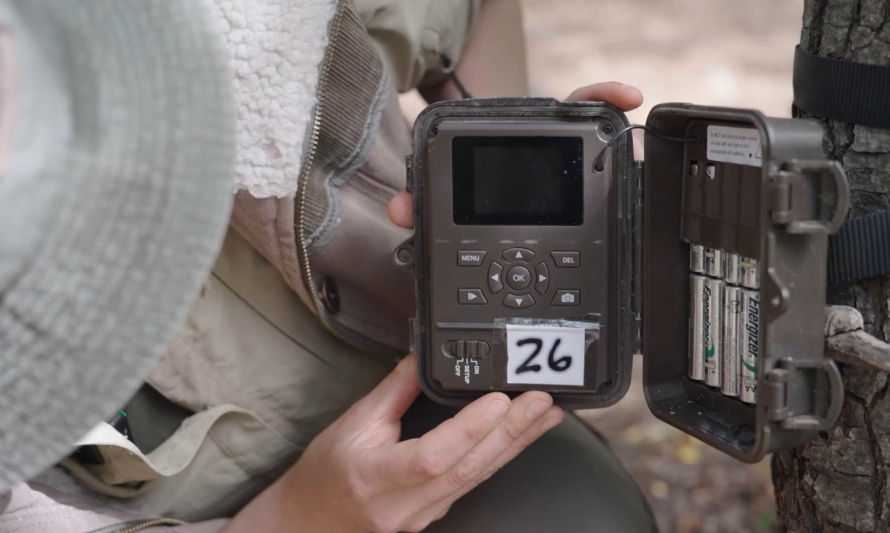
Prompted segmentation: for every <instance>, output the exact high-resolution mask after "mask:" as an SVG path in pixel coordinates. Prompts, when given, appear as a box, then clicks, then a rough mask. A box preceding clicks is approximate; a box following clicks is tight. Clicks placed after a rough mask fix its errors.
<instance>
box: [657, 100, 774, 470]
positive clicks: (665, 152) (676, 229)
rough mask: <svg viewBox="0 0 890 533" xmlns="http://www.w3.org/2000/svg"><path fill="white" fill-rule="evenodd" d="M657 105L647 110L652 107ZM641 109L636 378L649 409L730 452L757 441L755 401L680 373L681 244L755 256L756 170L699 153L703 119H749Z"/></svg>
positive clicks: (684, 260) (685, 313) (759, 207)
mask: <svg viewBox="0 0 890 533" xmlns="http://www.w3.org/2000/svg"><path fill="white" fill-rule="evenodd" d="M656 111H657V110H656ZM656 111H653V114H652V115H650V118H649V121H648V123H647V124H648V125H649V126H650V127H651V128H653V129H654V130H655V131H658V132H659V133H662V134H663V135H668V136H671V137H673V138H685V139H687V140H686V142H678V141H676V140H669V139H664V138H661V137H659V136H655V135H647V137H646V142H645V150H646V155H645V162H646V163H645V165H646V168H645V172H644V183H643V191H644V200H643V201H644V215H643V246H642V248H643V250H644V254H643V261H642V263H643V264H642V268H643V269H644V273H643V276H642V287H641V289H642V293H643V306H642V307H643V327H644V334H643V336H642V338H643V346H642V352H643V354H644V386H645V392H646V398H647V402H648V403H649V406H650V408H651V410H652V411H653V413H654V414H655V415H656V416H657V417H659V418H661V419H662V420H665V421H667V422H669V423H671V424H672V425H674V426H677V427H679V428H680V429H683V430H684V431H687V432H690V433H693V434H695V435H697V436H699V437H700V438H703V439H704V440H706V441H708V442H709V443H711V444H715V445H718V447H720V448H722V449H724V450H726V451H729V452H730V453H732V454H733V455H736V456H745V455H748V454H750V453H751V452H752V449H753V448H754V447H755V445H756V441H757V413H756V407H755V405H751V404H747V403H744V402H742V401H741V400H740V399H739V398H738V397H731V396H726V395H724V394H723V393H722V392H721V390H720V388H715V387H712V386H709V385H707V384H705V383H704V382H702V381H695V380H692V379H690V378H689V351H690V345H691V344H690V338H689V335H690V328H689V316H690V314H691V312H692V306H691V302H690V274H691V273H692V272H691V270H690V246H691V245H692V244H700V245H703V246H705V247H707V248H712V249H717V250H722V251H724V252H730V253H736V254H739V255H740V256H744V257H748V258H751V259H756V260H758V261H759V260H760V259H761V258H762V255H763V247H764V243H763V242H762V239H763V237H762V236H763V234H764V232H763V224H764V223H765V221H764V213H763V212H762V211H763V198H764V194H763V169H762V168H761V167H756V166H746V165H741V164H735V163H726V162H720V161H710V160H708V158H707V127H708V126H709V125H718V126H729V127H742V128H756V126H755V125H754V124H752V123H751V122H746V121H744V120H739V118H740V117H738V116H733V117H729V116H719V114H718V115H717V116H713V117H708V118H707V119H703V118H702V117H695V116H690V115H688V114H686V113H657V112H656Z"/></svg>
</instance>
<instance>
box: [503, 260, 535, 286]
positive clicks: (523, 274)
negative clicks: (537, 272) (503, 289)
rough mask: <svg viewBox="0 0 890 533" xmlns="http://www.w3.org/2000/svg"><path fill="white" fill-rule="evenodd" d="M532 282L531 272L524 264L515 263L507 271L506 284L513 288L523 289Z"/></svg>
mask: <svg viewBox="0 0 890 533" xmlns="http://www.w3.org/2000/svg"><path fill="white" fill-rule="evenodd" d="M531 282H532V273H531V272H529V271H528V269H527V268H525V267H524V266H519V265H516V266H514V267H513V268H511V269H510V270H508V271H507V285H509V286H511V287H513V288H514V289H517V290H518V289H524V288H526V287H528V286H529V284H531Z"/></svg>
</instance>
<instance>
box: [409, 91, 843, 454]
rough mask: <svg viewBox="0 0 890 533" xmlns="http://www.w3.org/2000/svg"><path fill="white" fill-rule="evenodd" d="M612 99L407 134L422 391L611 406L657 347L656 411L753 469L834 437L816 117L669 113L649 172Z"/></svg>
mask: <svg viewBox="0 0 890 533" xmlns="http://www.w3.org/2000/svg"><path fill="white" fill-rule="evenodd" d="M627 131H628V123H627V119H626V117H625V116H624V115H623V114H622V113H621V112H620V111H619V110H617V109H616V108H615V107H613V106H610V105H608V104H603V103H590V102H579V103H562V102H557V101H554V100H549V99H493V100H460V101H452V102H443V103H440V104H436V105H433V106H431V107H429V108H428V109H427V110H426V111H424V112H423V114H421V115H420V117H419V118H418V119H417V122H416V123H415V126H414V153H413V155H412V156H411V157H409V159H408V188H409V189H410V190H412V191H413V192H414V224H415V234H414V236H413V237H412V238H411V239H410V240H408V241H407V242H405V243H404V244H403V245H402V246H400V247H399V248H398V249H397V250H396V251H395V254H394V256H395V260H396V262H397V263H398V264H400V265H402V266H405V267H408V268H412V269H413V270H414V273H415V276H416V295H417V314H416V317H415V319H414V320H412V322H411V329H412V332H411V333H412V339H413V341H412V343H413V348H414V349H415V351H416V352H417V354H418V355H419V358H420V363H419V372H420V378H421V383H422V385H423V388H424V390H425V392H426V393H427V394H428V395H429V396H430V397H432V398H433V399H435V400H437V401H440V402H444V403H452V404H460V403H465V402H468V401H471V400H472V399H474V398H476V397H478V396H480V395H482V394H485V393H488V392H491V391H504V392H506V393H508V394H511V395H512V394H519V393H521V392H522V391H526V390H532V389H535V390H544V391H547V392H549V393H551V394H553V396H554V397H555V398H556V401H557V402H558V403H560V404H562V405H565V406H569V407H577V408H596V407H605V406H608V405H611V404H613V403H615V402H616V401H618V400H619V399H620V398H621V397H622V396H623V395H624V394H625V392H626V391H627V388H628V384H629V382H630V376H631V364H632V360H633V355H634V354H635V353H641V354H642V360H643V376H644V388H645V394H646V401H647V403H648V405H649V408H650V409H651V410H652V412H653V413H654V414H655V415H656V416H657V417H658V418H660V419H662V420H664V421H666V422H668V423H670V424H672V425H674V426H676V427H678V428H680V429H682V430H683V431H686V432H687V433H690V434H692V435H694V436H696V437H698V438H700V439H702V440H704V441H705V442H707V443H709V444H711V445H713V446H715V447H717V448H719V449H721V450H723V451H725V452H727V453H729V454H731V455H733V456H735V457H737V458H740V459H742V460H746V461H755V460H757V459H759V458H761V457H762V456H763V455H764V454H766V453H769V452H772V451H774V450H777V449H780V448H786V447H789V446H792V445H795V444H797V443H800V442H802V441H804V440H806V439H808V438H811V437H812V436H813V435H814V434H815V433H816V432H818V431H819V430H821V429H824V428H827V427H829V426H830V425H831V424H832V423H833V422H834V420H835V419H836V418H837V416H838V413H839V411H840V407H841V401H842V394H843V387H842V383H841V378H840V374H839V372H838V369H837V367H836V366H835V365H834V363H833V362H832V361H830V360H829V359H827V358H825V356H824V353H823V352H824V348H823V322H824V305H825V284H826V251H827V237H828V234H829V233H831V232H832V231H834V230H835V229H836V228H838V226H839V225H840V224H841V222H842V221H843V219H844V217H845V215H846V210H847V203H848V202H847V198H848V187H847V182H846V178H845V176H844V174H843V171H842V170H841V168H840V166H839V165H837V164H836V163H833V162H830V161H827V160H826V159H825V158H824V156H823V154H822V135H823V133H822V129H821V127H820V126H819V125H818V124H816V123H813V122H809V121H803V120H792V119H779V118H767V117H764V116H763V115H762V114H761V113H759V112H757V111H750V110H740V109H728V108H716V107H703V106H695V105H690V104H662V105H659V106H656V107H655V108H654V109H653V110H652V112H651V113H650V114H649V117H648V119H647V121H646V133H645V155H644V158H643V160H642V161H634V158H633V151H632V146H631V139H630V135H627V134H626V133H627Z"/></svg>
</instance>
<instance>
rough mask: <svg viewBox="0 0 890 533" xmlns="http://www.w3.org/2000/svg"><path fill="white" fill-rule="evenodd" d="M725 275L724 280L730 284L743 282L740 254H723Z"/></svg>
mask: <svg viewBox="0 0 890 533" xmlns="http://www.w3.org/2000/svg"><path fill="white" fill-rule="evenodd" d="M723 257H724V259H723V262H724V276H723V280H724V281H725V282H726V283H729V284H730V285H739V284H740V283H741V276H742V272H741V269H740V265H739V254H734V253H731V252H726V253H725V254H723Z"/></svg>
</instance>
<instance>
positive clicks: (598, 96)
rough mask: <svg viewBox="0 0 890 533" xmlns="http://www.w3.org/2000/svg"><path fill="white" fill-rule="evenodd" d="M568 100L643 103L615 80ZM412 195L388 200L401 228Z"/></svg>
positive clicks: (625, 105)
mask: <svg viewBox="0 0 890 533" xmlns="http://www.w3.org/2000/svg"><path fill="white" fill-rule="evenodd" d="M566 100H567V101H569V102H580V101H587V100H597V101H602V102H609V103H610V104H612V105H614V106H616V107H618V108H620V109H621V110H622V111H630V110H631V109H636V108H637V107H640V104H642V103H643V93H641V92H640V90H639V89H637V88H636V87H634V86H632V85H625V84H623V83H619V82H617V81H607V82H603V83H594V84H592V85H587V86H584V87H581V88H579V89H575V90H574V91H572V94H570V95H569V97H568V98H566ZM413 202H414V199H413V196H412V195H411V193H409V192H407V191H401V192H399V193H397V194H396V195H395V196H393V197H392V199H390V201H389V208H388V211H389V218H390V220H392V221H393V222H394V223H395V224H396V225H398V226H401V227H403V228H411V227H412V226H414V210H413V205H414V204H413Z"/></svg>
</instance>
